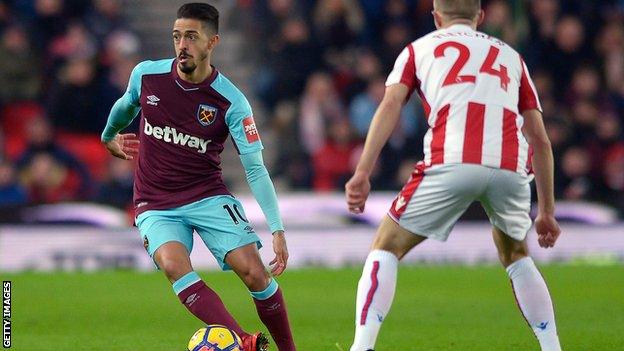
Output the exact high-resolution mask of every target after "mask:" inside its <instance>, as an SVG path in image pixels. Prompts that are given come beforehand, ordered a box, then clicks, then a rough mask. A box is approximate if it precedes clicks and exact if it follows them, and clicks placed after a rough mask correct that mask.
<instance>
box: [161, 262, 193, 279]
mask: <svg viewBox="0 0 624 351" xmlns="http://www.w3.org/2000/svg"><path fill="white" fill-rule="evenodd" d="M158 267H159V268H160V270H162V271H163V273H165V276H166V277H167V279H169V281H170V282H172V283H173V282H175V281H176V280H178V279H180V278H182V277H183V276H184V275H186V274H187V273H188V272H190V271H192V268H191V267H190V265H189V264H188V263H187V262H185V261H184V260H180V259H170V258H164V259H162V260H161V261H160V262H159V263H158Z"/></svg>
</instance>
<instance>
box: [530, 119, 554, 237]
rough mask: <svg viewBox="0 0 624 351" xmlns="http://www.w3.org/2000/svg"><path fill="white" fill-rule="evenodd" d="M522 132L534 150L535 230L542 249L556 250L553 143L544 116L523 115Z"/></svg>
mask: <svg viewBox="0 0 624 351" xmlns="http://www.w3.org/2000/svg"><path fill="white" fill-rule="evenodd" d="M522 116H523V117H524V126H523V127H522V132H523V134H524V136H525V137H526V138H527V141H528V142H529V145H531V147H532V148H533V160H532V165H533V172H534V173H535V186H536V188H537V205H538V215H537V218H536V219H535V230H536V231H537V234H538V241H539V244H540V246H542V247H546V248H547V247H553V246H554V245H555V242H556V241H557V238H558V237H559V234H560V233H561V230H560V229H559V224H557V221H556V220H555V195H554V175H553V173H554V165H553V164H554V162H553V152H552V147H551V145H550V140H549V139H548V135H547V134H546V128H545V127H544V121H543V119H542V113H541V112H540V111H538V110H528V111H524V112H523V113H522Z"/></svg>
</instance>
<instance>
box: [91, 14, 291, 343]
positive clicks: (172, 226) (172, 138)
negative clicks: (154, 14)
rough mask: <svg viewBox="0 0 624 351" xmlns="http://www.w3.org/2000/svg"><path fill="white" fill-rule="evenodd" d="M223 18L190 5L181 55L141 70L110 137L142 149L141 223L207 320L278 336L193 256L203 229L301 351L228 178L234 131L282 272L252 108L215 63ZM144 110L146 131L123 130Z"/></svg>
mask: <svg viewBox="0 0 624 351" xmlns="http://www.w3.org/2000/svg"><path fill="white" fill-rule="evenodd" d="M218 20H219V12H218V11H217V9H216V8H214V7H213V6H211V5H208V4H204V3H190V4H185V5H183V6H182V7H180V9H179V10H178V13H177V20H176V21H175V23H174V25H173V32H172V35H173V37H172V39H173V44H174V47H175V53H176V57H175V58H172V59H166V60H160V61H144V62H141V63H139V64H138V65H137V66H136V67H135V68H134V70H133V71H132V74H131V76H130V82H129V83H128V90H127V91H126V93H125V94H124V95H123V96H122V97H121V98H120V99H119V100H118V101H117V102H116V103H115V104H114V106H113V108H112V110H111V113H110V116H109V118H108V122H107V125H106V128H105V129H104V132H103V133H102V141H103V143H104V144H105V145H106V147H107V148H108V150H109V151H110V153H111V154H113V155H114V156H116V157H120V158H123V159H127V160H131V159H133V157H134V156H136V155H137V154H138V166H137V170H136V173H135V182H134V205H135V207H136V224H137V226H138V228H139V231H140V234H141V236H142V238H143V241H144V243H145V247H146V249H147V251H148V253H149V255H150V256H151V257H152V258H153V260H154V262H155V263H156V265H157V266H158V267H159V268H160V269H161V270H162V271H163V272H164V273H165V275H166V277H167V278H168V279H169V281H170V282H171V283H172V284H173V290H174V291H175V293H176V294H177V295H178V297H179V299H180V301H181V302H182V303H183V304H184V306H185V307H186V308H187V309H188V310H189V311H190V312H191V313H192V314H194V315H195V316H196V317H197V318H199V319H201V320H202V321H203V322H205V323H206V324H222V325H225V326H227V327H229V328H231V329H232V330H234V331H235V332H236V333H238V334H239V335H240V336H241V338H242V339H243V343H244V350H245V351H252V350H253V351H256V350H266V349H267V347H268V339H267V338H266V337H265V336H264V335H262V334H261V333H256V334H249V333H246V332H245V331H243V329H242V328H241V327H240V326H239V325H238V323H237V322H236V321H235V320H234V318H233V317H232V316H231V315H230V313H229V312H228V311H227V310H226V308H225V306H224V305H223V303H222V302H221V299H220V298H219V296H217V294H216V293H215V292H214V291H213V290H211V289H210V288H209V287H208V286H206V284H205V283H204V282H203V281H202V280H201V278H200V277H199V275H197V273H195V272H194V271H193V268H192V266H191V262H190V258H189V255H190V252H191V250H192V247H193V231H196V232H197V233H198V234H199V236H200V237H201V239H202V240H203V242H204V243H205V245H206V246H207V247H208V248H209V249H210V251H211V252H212V254H213V255H214V257H215V258H216V260H217V261H218V263H219V264H220V265H221V268H222V269H224V270H228V269H232V270H234V271H235V272H236V274H237V275H238V276H239V277H240V278H241V280H242V281H243V282H244V283H245V285H246V286H247V287H248V288H249V290H250V292H251V295H252V296H253V301H254V303H255V305H256V309H257V312H258V315H259V316H260V319H261V320H262V322H263V323H264V324H265V325H266V327H267V328H268V330H269V332H270V333H271V336H272V337H273V339H274V341H275V343H276V344H277V347H278V349H279V350H280V351H290V350H295V344H294V341H293V338H292V334H291V330H290V326H289V322H288V315H287V312H286V304H285V303H284V299H283V297H282V292H281V290H280V288H279V287H278V285H277V282H276V281H275V280H274V279H273V278H271V276H270V275H269V274H268V272H267V271H266V269H265V267H264V265H263V263H262V261H261V259H260V255H259V253H258V249H259V248H260V247H261V243H260V239H259V237H258V236H257V235H256V233H255V232H254V229H253V228H252V226H251V224H249V223H248V221H247V219H246V217H245V212H244V211H243V206H242V205H241V203H240V202H239V201H238V200H237V199H236V198H234V197H233V196H232V195H231V194H230V192H229V191H228V189H227V188H226V186H225V184H224V183H223V179H222V176H221V166H220V156H219V154H220V153H221V151H223V147H224V146H223V144H224V142H225V140H226V139H227V137H228V135H231V137H232V141H233V142H234V146H235V147H236V149H237V150H238V153H239V154H240V158H241V161H242V163H243V166H244V168H245V172H246V176H247V181H248V183H249V186H250V188H251V190H252V193H253V195H254V197H255V198H256V200H257V201H258V203H259V204H260V207H261V208H262V211H263V212H264V215H265V217H266V219H267V222H268V224H269V228H270V229H271V231H272V233H273V250H274V251H275V255H276V256H275V259H274V260H273V261H271V263H270V264H272V265H274V266H273V268H272V273H273V274H274V275H279V274H281V273H282V272H283V271H284V269H285V268H286V264H287V260H288V250H287V247H286V240H285V238H284V228H283V226H282V221H281V219H280V214H279V209H278V204H277V197H276V194H275V189H274V187H273V184H272V182H271V179H270V178H269V174H268V172H267V170H266V168H265V166H264V163H263V160H262V153H261V150H262V143H261V141H260V138H259V135H258V131H257V129H256V124H255V123H254V119H253V115H252V111H251V107H250V106H249V103H248V102H247V99H245V96H243V94H242V93H241V92H240V91H239V90H238V89H237V88H236V87H235V86H234V84H232V83H231V82H230V81H229V80H228V79H227V78H226V77H224V76H223V75H222V74H221V73H219V72H218V71H217V69H216V68H215V67H214V66H212V65H211V64H210V58H211V53H212V51H213V50H214V49H215V47H216V46H217V44H218V43H219V35H218V22H219V21H218ZM139 113H140V115H141V125H140V133H139V134H140V135H139V138H138V139H137V137H136V136H135V135H133V134H119V132H120V131H121V130H123V129H124V128H125V127H127V126H128V125H129V124H130V122H131V121H132V119H133V118H134V117H135V116H136V115H137V114H139ZM139 143H140V147H139Z"/></svg>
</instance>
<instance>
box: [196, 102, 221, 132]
mask: <svg viewBox="0 0 624 351" xmlns="http://www.w3.org/2000/svg"><path fill="white" fill-rule="evenodd" d="M216 119H217V108H216V107H213V106H210V105H206V104H199V108H198V109H197V120H198V121H199V123H200V124H201V125H202V126H204V127H206V126H209V125H211V124H212V122H214V121H215V120H216Z"/></svg>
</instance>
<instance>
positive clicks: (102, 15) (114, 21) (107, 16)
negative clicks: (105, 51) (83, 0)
mask: <svg viewBox="0 0 624 351" xmlns="http://www.w3.org/2000/svg"><path fill="white" fill-rule="evenodd" d="M85 23H88V24H89V31H90V32H91V33H93V35H94V36H95V38H96V40H97V41H98V42H99V43H100V45H102V44H103V43H104V42H105V40H106V38H107V37H108V35H109V34H111V33H112V32H113V31H115V30H120V29H123V28H125V26H126V24H125V21H124V18H123V14H122V12H121V4H120V2H119V0H93V1H92V5H91V7H90V9H89V11H88V12H87V14H86V15H85Z"/></svg>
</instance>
